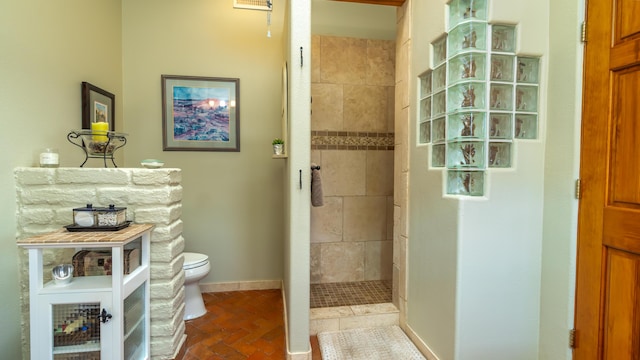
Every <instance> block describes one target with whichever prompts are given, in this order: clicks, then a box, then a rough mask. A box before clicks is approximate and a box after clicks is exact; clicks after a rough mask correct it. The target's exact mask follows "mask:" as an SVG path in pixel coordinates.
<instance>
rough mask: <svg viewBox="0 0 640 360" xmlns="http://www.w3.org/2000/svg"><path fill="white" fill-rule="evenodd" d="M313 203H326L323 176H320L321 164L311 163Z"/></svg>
mask: <svg viewBox="0 0 640 360" xmlns="http://www.w3.org/2000/svg"><path fill="white" fill-rule="evenodd" d="M311 205H313V206H322V205H324V197H323V195H322V178H321V177H320V166H318V165H316V164H311Z"/></svg>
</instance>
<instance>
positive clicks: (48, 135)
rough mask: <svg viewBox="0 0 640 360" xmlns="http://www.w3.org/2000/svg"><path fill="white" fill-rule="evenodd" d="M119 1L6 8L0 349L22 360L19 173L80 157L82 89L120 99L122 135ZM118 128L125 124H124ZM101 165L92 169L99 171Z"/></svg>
mask: <svg viewBox="0 0 640 360" xmlns="http://www.w3.org/2000/svg"><path fill="white" fill-rule="evenodd" d="M120 18H121V6H120V2H119V1H106V0H102V1H92V2H86V1H80V0H69V1H66V2H65V3H64V5H62V4H61V3H59V2H51V1H41V0H34V1H21V0H6V1H2V2H0V48H1V49H2V51H1V52H0V78H2V81H0V121H1V122H2V126H3V128H2V129H3V130H2V132H1V133H0V140H1V143H2V146H1V147H2V153H1V154H0V184H2V185H3V186H2V187H0V199H1V200H2V204H3V205H2V207H1V208H0V273H1V274H2V276H1V277H0V287H1V288H2V289H3V291H2V294H0V303H2V304H3V306H1V307H0V319H2V327H0V349H2V357H3V358H7V359H19V358H20V357H21V356H20V345H19V344H20V320H19V319H20V308H19V286H18V281H19V280H18V256H17V255H18V248H17V247H16V220H15V219H16V214H15V211H16V207H15V196H16V193H15V187H14V184H15V182H14V179H13V169H14V168H15V167H18V166H32V165H33V164H34V163H35V159H36V155H37V154H38V153H39V150H40V148H42V147H57V148H58V149H59V151H60V163H61V165H62V166H78V165H80V163H81V162H82V154H81V151H80V150H79V149H78V148H76V147H74V146H73V145H71V144H69V143H68V142H67V140H66V135H67V133H68V132H69V130H71V129H77V128H80V125H81V115H80V83H81V82H82V81H88V82H90V83H92V84H94V85H96V86H99V87H101V88H103V89H106V90H108V91H110V92H112V93H113V94H115V95H116V110H117V111H116V118H117V120H116V123H117V128H118V129H122V116H121V115H122V101H121V99H122V77H121V73H122V62H121V59H122V51H121V30H120V29H121V23H120ZM118 122H119V123H118ZM97 164H98V163H93V162H92V163H90V164H89V166H95V165H97Z"/></svg>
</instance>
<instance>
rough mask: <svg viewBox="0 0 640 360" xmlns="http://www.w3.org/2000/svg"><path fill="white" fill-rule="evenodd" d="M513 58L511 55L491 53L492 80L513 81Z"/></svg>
mask: <svg viewBox="0 0 640 360" xmlns="http://www.w3.org/2000/svg"><path fill="white" fill-rule="evenodd" d="M513 58H514V56H511V55H495V54H493V55H491V76H490V78H491V80H497V81H513Z"/></svg>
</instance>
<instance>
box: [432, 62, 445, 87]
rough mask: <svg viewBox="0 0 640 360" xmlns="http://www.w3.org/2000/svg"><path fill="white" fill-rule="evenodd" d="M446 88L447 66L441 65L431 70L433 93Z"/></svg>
mask: <svg viewBox="0 0 640 360" xmlns="http://www.w3.org/2000/svg"><path fill="white" fill-rule="evenodd" d="M445 87H447V64H442V65H440V66H438V67H437V68H435V70H433V92H437V91H440V90H443V89H444V88H445Z"/></svg>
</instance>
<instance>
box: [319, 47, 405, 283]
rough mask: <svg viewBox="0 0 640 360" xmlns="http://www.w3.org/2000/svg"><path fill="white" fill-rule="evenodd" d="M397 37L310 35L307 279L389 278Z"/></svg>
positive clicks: (333, 280)
mask: <svg viewBox="0 0 640 360" xmlns="http://www.w3.org/2000/svg"><path fill="white" fill-rule="evenodd" d="M394 66H395V43H394V42H393V41H390V40H367V39H360V38H350V37H335V36H324V35H313V36H312V72H311V96H312V99H313V101H312V106H311V109H312V113H311V129H312V139H311V144H312V145H311V149H312V151H311V160H312V161H313V162H314V163H316V164H318V165H320V166H321V173H322V184H323V190H324V196H325V198H324V203H325V205H324V206H322V207H314V208H312V209H311V282H312V283H331V282H346V281H363V280H390V279H391V270H392V267H391V261H392V255H393V248H392V236H393V105H394V93H393V91H394V87H393V85H394V82H395V76H394V75H395V72H394Z"/></svg>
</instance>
